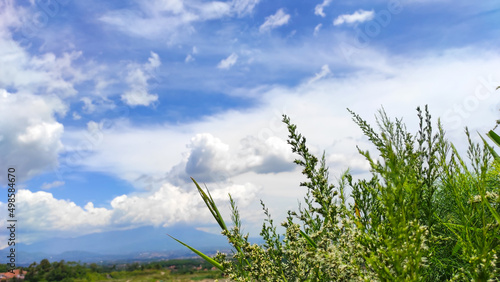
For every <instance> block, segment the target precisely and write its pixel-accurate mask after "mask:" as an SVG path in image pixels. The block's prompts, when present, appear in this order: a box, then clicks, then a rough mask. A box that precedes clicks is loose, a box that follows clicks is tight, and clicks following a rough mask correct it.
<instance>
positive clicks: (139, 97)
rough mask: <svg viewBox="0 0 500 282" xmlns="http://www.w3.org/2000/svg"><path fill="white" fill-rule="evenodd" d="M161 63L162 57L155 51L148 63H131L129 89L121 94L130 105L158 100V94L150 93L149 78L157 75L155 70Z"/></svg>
mask: <svg viewBox="0 0 500 282" xmlns="http://www.w3.org/2000/svg"><path fill="white" fill-rule="evenodd" d="M160 65H161V61H160V57H159V56H158V54H156V53H154V52H151V57H150V58H149V59H148V63H146V64H144V65H137V64H130V65H129V66H128V68H129V71H128V74H127V77H126V82H127V84H128V85H129V90H128V91H126V92H125V93H123V94H122V95H121V98H122V101H124V102H125V103H126V104H127V105H129V106H149V105H150V104H152V103H153V102H156V101H157V100H158V95H157V94H151V93H149V90H148V87H149V86H148V80H149V79H151V78H154V77H155V75H154V72H155V71H156V69H157V68H158V67H159V66H160Z"/></svg>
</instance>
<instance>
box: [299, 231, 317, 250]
mask: <svg viewBox="0 0 500 282" xmlns="http://www.w3.org/2000/svg"><path fill="white" fill-rule="evenodd" d="M299 231H300V235H302V237H304V239H306V241H307V242H308V243H309V245H311V247H313V248H315V249H316V248H317V247H318V245H316V243H315V242H314V241H313V240H312V239H311V237H309V235H307V234H306V233H305V232H304V231H302V230H299Z"/></svg>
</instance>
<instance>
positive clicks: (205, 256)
mask: <svg viewBox="0 0 500 282" xmlns="http://www.w3.org/2000/svg"><path fill="white" fill-rule="evenodd" d="M167 235H168V236H169V237H170V238H172V239H174V240H175V241H177V242H179V243H181V244H182V245H184V246H185V247H186V248H188V249H190V250H191V251H193V252H194V253H196V254H197V255H199V256H200V257H201V258H202V259H204V260H206V261H207V262H208V263H210V264H211V265H213V266H215V267H217V268H218V269H220V270H222V271H223V270H224V267H222V265H221V264H220V263H218V262H217V261H215V260H214V259H213V258H211V257H209V256H207V255H205V254H204V253H202V252H200V251H198V250H197V249H195V248H193V247H191V246H189V245H187V244H185V243H184V242H182V241H180V240H177V239H176V238H174V237H172V236H170V235H169V234H167Z"/></svg>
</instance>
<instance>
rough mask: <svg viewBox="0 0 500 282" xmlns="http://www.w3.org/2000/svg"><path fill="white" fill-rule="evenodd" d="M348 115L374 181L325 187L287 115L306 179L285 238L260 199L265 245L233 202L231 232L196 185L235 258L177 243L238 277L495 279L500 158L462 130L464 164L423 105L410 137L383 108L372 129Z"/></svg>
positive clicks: (345, 179)
mask: <svg viewBox="0 0 500 282" xmlns="http://www.w3.org/2000/svg"><path fill="white" fill-rule="evenodd" d="M351 114H352V115H353V120H354V122H355V123H356V124H357V125H358V126H359V127H360V129H361V130H362V131H363V133H364V134H365V136H367V137H368V139H369V140H370V141H371V142H372V143H373V145H375V147H376V149H377V151H378V152H377V153H378V154H377V156H376V157H373V156H372V155H371V154H370V153H369V152H368V151H364V150H362V149H360V148H358V150H359V152H360V154H361V155H363V156H364V157H365V158H366V160H367V161H368V162H369V164H370V172H371V178H369V179H361V180H354V179H353V177H352V176H351V175H350V173H349V171H346V172H344V173H343V174H341V177H340V180H339V181H338V183H337V184H336V185H334V184H331V183H330V182H329V179H328V174H329V173H328V168H327V167H326V162H325V155H324V154H323V156H322V157H321V158H318V157H316V156H314V155H313V154H311V153H310V152H309V150H308V148H307V146H306V139H305V137H303V136H302V135H301V134H299V133H298V132H297V130H296V126H295V125H293V124H292V123H291V122H290V119H289V118H288V117H287V116H284V117H283V122H284V123H285V124H286V125H287V127H288V131H289V140H288V143H289V144H290V145H291V147H292V151H293V152H294V153H297V154H298V155H299V156H300V159H297V160H295V163H296V164H298V165H299V166H301V167H303V171H302V173H303V174H304V175H305V176H306V177H307V179H308V180H307V181H306V182H303V183H301V184H300V185H301V186H304V187H306V189H307V190H306V196H305V199H304V200H305V206H304V207H299V208H298V211H289V212H288V217H287V219H286V220H285V222H283V223H282V226H284V227H285V228H286V232H285V234H278V232H277V230H276V226H275V224H274V222H273V220H272V218H271V216H270V214H269V212H268V210H267V208H266V207H265V205H264V204H263V203H262V206H263V209H264V213H265V214H266V215H267V217H268V218H267V220H266V221H265V222H264V224H263V227H262V231H261V236H262V237H263V239H264V241H265V243H264V244H263V245H256V244H250V243H249V242H248V235H243V234H241V221H240V218H239V213H238V209H237V207H236V204H235V203H234V201H233V200H232V198H231V197H230V202H231V207H232V221H233V227H232V228H228V227H227V226H226V224H225V222H224V220H223V218H222V216H221V215H220V213H219V211H218V209H217V206H216V205H215V203H214V201H213V199H212V197H211V196H210V193H209V192H208V190H207V191H206V192H205V191H204V190H203V189H201V187H200V186H199V185H198V183H197V182H196V181H195V180H194V179H193V182H194V183H195V185H196V187H197V188H198V191H199V192H200V195H201V196H202V198H203V199H204V201H205V203H206V204H207V207H208V208H209V209H210V211H211V212H212V215H213V216H214V218H215V219H216V221H217V222H218V223H219V225H220V226H221V228H222V234H223V235H224V236H226V237H227V238H228V240H229V242H230V243H231V244H232V245H233V246H234V253H233V255H232V256H228V255H226V254H221V253H219V254H218V255H217V256H216V257H215V258H209V257H207V256H205V255H204V254H202V253H201V252H199V251H197V250H195V249H193V248H191V247H189V246H187V245H185V244H184V243H182V242H180V241H179V242H180V243H182V244H184V245H185V246H187V247H188V248H190V249H191V250H193V251H194V252H196V253H197V254H199V255H200V256H202V257H204V258H205V259H206V260H207V261H209V262H210V263H212V264H213V265H214V266H216V267H218V268H219V269H221V270H222V271H223V273H224V274H225V276H227V277H229V278H230V279H232V280H235V281H446V280H460V281H462V280H475V281H489V280H493V279H496V280H497V281H498V280H499V279H500V278H499V277H500V276H499V275H500V273H499V269H500V268H499V266H500V265H499V259H498V256H497V252H498V250H499V242H500V236H499V234H500V232H499V231H500V229H499V228H500V227H499V222H500V217H498V213H499V212H500V204H499V203H500V199H499V198H500V197H499V196H498V195H499V184H500V177H499V173H500V170H499V167H500V165H498V164H499V163H500V162H496V161H494V160H493V159H492V156H496V155H495V153H494V151H493V150H492V149H491V147H489V146H488V144H487V143H486V142H484V144H483V145H482V146H480V145H478V144H474V143H473V142H472V141H471V138H470V135H469V132H468V131H466V137H467V139H468V142H469V150H468V152H467V155H468V161H467V162H466V161H464V160H463V159H462V158H461V157H460V155H459V154H458V152H457V150H456V149H455V147H454V146H453V144H451V143H449V142H448V141H447V140H446V138H445V133H444V130H443V128H442V127H441V125H440V123H439V122H438V124H437V131H436V132H434V131H433V128H432V122H431V116H430V114H429V112H428V110H427V107H426V108H425V110H424V111H422V110H421V109H420V108H417V114H418V117H419V121H420V123H419V129H418V131H417V132H416V133H415V134H411V133H409V132H407V129H406V127H405V125H404V123H403V122H402V121H401V120H399V119H396V120H395V121H392V120H390V119H389V118H388V117H387V115H386V114H385V112H384V111H383V110H381V111H379V115H378V116H377V125H378V132H377V131H376V130H375V129H374V128H372V127H371V126H370V125H369V124H368V123H367V122H366V121H365V120H363V119H362V118H361V117H360V116H359V115H357V114H355V113H353V112H351ZM498 159H499V160H500V158H498Z"/></svg>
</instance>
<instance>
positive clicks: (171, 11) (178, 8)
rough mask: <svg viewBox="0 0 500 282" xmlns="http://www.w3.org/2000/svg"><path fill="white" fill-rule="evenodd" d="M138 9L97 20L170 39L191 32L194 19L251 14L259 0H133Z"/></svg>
mask: <svg viewBox="0 0 500 282" xmlns="http://www.w3.org/2000/svg"><path fill="white" fill-rule="evenodd" d="M136 2H137V3H138V6H139V10H132V9H123V10H115V11H111V12H107V13H105V14H104V15H102V16H101V17H100V19H99V20H100V21H102V22H104V23H106V24H108V25H110V26H114V27H115V28H117V29H118V30H120V31H122V32H124V33H127V34H129V35H131V36H136V37H146V38H164V37H165V35H166V34H167V35H169V38H170V40H175V38H176V37H178V36H183V35H184V34H186V32H187V33H189V32H191V31H192V27H191V25H192V24H193V23H196V22H202V21H207V20H213V19H219V18H224V17H233V16H238V17H243V16H247V15H249V14H251V13H252V11H253V10H254V8H255V6H256V5H257V4H258V3H259V2H260V0H232V1H228V2H222V1H205V2H200V1H197V0H184V1H181V0H170V1H160V0H155V1H139V0H137V1H136ZM131 23H132V24H131Z"/></svg>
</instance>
